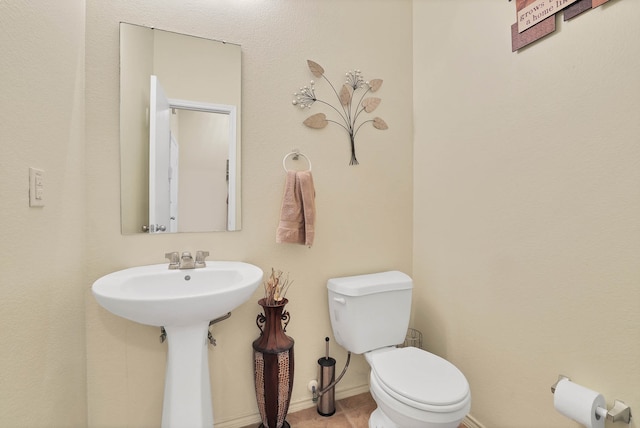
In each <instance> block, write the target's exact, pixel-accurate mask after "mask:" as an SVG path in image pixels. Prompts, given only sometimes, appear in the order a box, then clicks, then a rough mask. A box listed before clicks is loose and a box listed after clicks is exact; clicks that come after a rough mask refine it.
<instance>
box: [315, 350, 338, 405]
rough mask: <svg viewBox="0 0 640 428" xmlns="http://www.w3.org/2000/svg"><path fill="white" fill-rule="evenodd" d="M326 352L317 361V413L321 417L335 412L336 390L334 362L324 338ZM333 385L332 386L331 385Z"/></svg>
mask: <svg viewBox="0 0 640 428" xmlns="http://www.w3.org/2000/svg"><path fill="white" fill-rule="evenodd" d="M324 340H325V341H326V351H325V356H324V357H322V358H320V359H318V365H319V366H320V367H319V369H320V385H319V390H320V391H321V394H320V398H319V400H318V413H319V414H320V415H322V416H331V415H333V414H334V413H335V412H336V400H335V397H336V388H335V383H337V382H334V380H335V375H336V360H335V359H333V358H331V357H330V356H329V338H328V337H325V339H324ZM332 384H333V385H332Z"/></svg>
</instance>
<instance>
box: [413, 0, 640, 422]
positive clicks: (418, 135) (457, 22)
mask: <svg viewBox="0 0 640 428" xmlns="http://www.w3.org/2000/svg"><path fill="white" fill-rule="evenodd" d="M513 3H514V2H511V3H508V2H506V1H477V0H460V1H455V2H452V1H446V0H440V1H415V2H414V15H413V18H414V26H413V28H414V38H413V40H414V52H415V54H414V91H415V92H414V99H415V108H414V117H415V124H416V125H415V137H414V162H415V163H414V165H415V166H414V171H415V174H414V194H415V197H414V206H415V209H414V253H413V260H414V263H413V266H414V270H413V275H414V278H415V280H416V283H417V287H418V288H417V293H416V300H415V321H416V325H417V327H419V328H420V329H422V330H423V331H424V333H425V335H426V344H427V346H428V347H429V348H430V349H432V350H434V351H435V352H437V353H439V354H441V355H444V356H446V357H447V358H448V359H449V360H451V361H452V362H454V363H455V364H456V365H457V366H458V367H459V368H460V369H461V370H462V371H463V372H464V373H465V374H466V376H467V378H468V379H469V382H470V384H471V388H472V394H473V404H472V410H471V414H472V415H473V416H474V418H475V419H476V420H477V421H479V422H480V423H482V424H483V425H484V426H486V427H491V428H529V427H553V428H560V427H577V426H578V425H577V424H575V423H574V422H572V421H570V420H569V419H566V418H564V417H562V416H561V415H560V414H558V413H557V412H555V411H554V409H553V404H552V403H553V396H552V395H551V393H550V390H549V387H550V386H551V384H552V383H554V382H555V380H556V379H557V376H558V374H565V375H568V376H570V377H572V378H573V379H574V380H575V381H576V382H578V383H581V384H583V385H585V386H588V387H590V388H592V389H595V390H598V391H600V392H601V393H602V394H603V395H604V396H605V398H606V399H607V402H608V404H609V405H612V403H613V400H614V399H615V398H617V399H620V400H623V401H626V402H627V403H628V404H629V405H631V407H632V410H633V412H634V413H638V411H640V388H638V385H640V364H639V363H638V362H639V361H640V340H639V338H640V336H639V335H640V311H639V310H638V307H639V304H640V286H639V284H638V279H639V278H640V264H639V263H638V255H639V254H640V227H639V226H640V223H639V222H640V220H639V219H640V144H639V143H640V139H639V136H640V121H639V120H638V112H639V111H640V79H639V78H638V76H640V56H639V55H638V53H639V52H640V27H638V25H637V23H636V20H635V17H637V16H638V14H640V2H636V1H611V2H610V3H609V4H607V5H605V6H602V7H600V8H599V9H596V10H592V11H589V12H588V13H585V14H583V15H581V16H579V17H577V18H575V19H574V20H572V21H570V22H562V21H561V20H560V19H559V20H558V30H557V31H556V34H553V35H551V36H549V37H547V38H546V39H544V40H542V41H540V42H539V43H537V44H535V45H533V46H530V47H528V48H526V49H524V50H522V51H520V52H518V53H512V52H511V43H510V28H509V27H510V25H511V24H512V23H513V22H515V5H514V4H513ZM614 426H620V424H611V423H608V424H607V427H614ZM622 426H626V425H622ZM631 426H632V427H637V426H640V425H638V419H637V418H636V419H634V422H633V423H632V424H631Z"/></svg>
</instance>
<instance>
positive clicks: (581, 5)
mask: <svg viewBox="0 0 640 428" xmlns="http://www.w3.org/2000/svg"><path fill="white" fill-rule="evenodd" d="M509 1H511V0H509ZM608 1H609V0H516V22H515V24H513V25H512V26H511V51H512V52H515V51H517V50H518V49H521V48H523V47H524V46H527V45H528V44H530V43H533V42H535V41H536V40H539V39H541V38H543V37H544V36H546V35H548V34H551V33H553V32H554V31H555V30H556V14H557V13H558V12H561V11H562V12H563V13H564V20H565V21H568V20H569V19H571V18H574V17H576V16H578V15H579V14H581V13H582V12H585V11H587V10H590V9H595V8H596V7H598V6H601V5H602V4H604V3H606V2H608Z"/></svg>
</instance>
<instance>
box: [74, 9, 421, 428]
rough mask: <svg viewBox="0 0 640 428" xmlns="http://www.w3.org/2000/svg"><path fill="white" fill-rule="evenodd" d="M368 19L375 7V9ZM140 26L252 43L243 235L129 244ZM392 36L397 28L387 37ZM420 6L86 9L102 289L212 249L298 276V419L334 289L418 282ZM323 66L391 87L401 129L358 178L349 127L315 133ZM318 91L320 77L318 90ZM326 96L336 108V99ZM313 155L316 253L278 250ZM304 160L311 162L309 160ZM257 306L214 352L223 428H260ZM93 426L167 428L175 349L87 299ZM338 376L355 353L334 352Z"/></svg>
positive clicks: (335, 75)
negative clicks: (124, 128)
mask: <svg viewBox="0 0 640 428" xmlns="http://www.w3.org/2000/svg"><path fill="white" fill-rule="evenodd" d="M365 6H366V7H365ZM119 21H125V22H131V23H136V24H142V25H147V26H153V27H156V28H161V29H166V30H171V31H177V32H185V33H189V34H195V35H198V36H202V37H209V38H216V39H222V38H223V39H225V40H229V41H231V42H236V43H240V44H241V45H242V63H243V70H242V72H243V76H242V93H243V98H242V110H243V111H242V115H243V129H242V145H243V146H242V150H243V151H242V161H243V164H242V169H243V173H242V180H243V181H242V187H243V194H242V205H243V219H242V231H240V232H234V233H204V234H179V235H171V236H147V235H138V236H122V235H121V234H120V220H119V197H120V183H119V144H118V111H119V105H118V22H119ZM382 22H384V25H381V23H382ZM411 37H412V32H411V3H410V2H409V1H401V2H389V1H386V0H381V1H368V2H366V5H365V3H363V2H361V1H357V0H351V1H340V2H339V4H338V3H337V2H320V1H299V0H297V1H289V0H286V1H277V2H272V1H267V2H262V1H255V0H251V1H237V0H233V1H231V0H228V1H217V2H215V4H213V3H211V2H210V1H208V0H207V1H205V0H201V1H195V2H189V6H188V7H185V6H184V5H183V4H179V3H177V2H169V1H154V2H147V1H114V2H108V3H107V2H103V1H95V0H91V1H88V2H87V54H86V58H87V59H86V64H87V75H86V81H87V98H86V107H87V180H88V183H87V185H88V187H89V188H90V189H91V192H89V193H88V194H87V200H88V205H87V206H88V212H87V217H88V225H89V228H90V230H91V232H90V233H89V234H88V237H87V245H86V250H87V255H86V258H87V267H88V272H87V280H86V284H87V287H88V286H89V285H90V284H91V282H92V281H94V280H95V279H97V278H98V277H100V276H101V275H104V274H106V273H108V272H111V271H113V270H117V269H122V268H124V267H128V266H134V265H141V264H149V263H162V262H164V260H163V257H164V253H165V252H167V251H182V250H191V251H195V250H197V249H204V250H209V251H210V252H211V257H210V258H211V259H221V260H243V261H247V262H250V263H254V264H256V265H258V266H260V267H261V268H262V269H263V270H265V271H266V270H269V269H270V268H271V267H272V266H273V267H276V268H279V269H282V270H284V271H288V272H290V275H291V278H292V279H294V281H295V283H294V285H293V286H292V288H291V290H290V291H289V294H288V297H289V299H290V301H291V303H290V304H289V305H288V309H289V311H290V312H291V323H290V324H289V327H288V332H289V334H290V335H291V336H292V337H294V338H295V341H296V345H295V346H296V348H295V352H296V374H295V385H294V391H293V395H294V397H293V402H294V406H293V407H294V408H300V407H310V406H312V402H311V394H310V393H309V392H308V391H307V389H306V387H307V383H308V381H309V380H311V379H314V378H315V377H316V371H317V359H318V358H319V357H320V356H321V355H323V352H324V337H325V336H327V335H331V328H330V326H329V320H328V311H327V304H326V281H327V279H328V278H330V277H332V276H341V275H347V274H357V273H363V272H371V271H376V270H384V269H392V268H393V269H401V270H404V271H407V272H410V271H411V210H412V208H411V207H412V192H411V181H412V169H411V150H412V145H411V142H412V118H411V105H412V92H411V88H412V78H411V62H412V58H411V57H412V50H411ZM307 59H313V60H315V61H317V62H318V63H320V64H321V65H322V66H323V67H324V68H325V69H326V72H327V76H328V77H329V78H330V79H331V80H332V82H333V83H334V84H340V83H341V82H342V79H343V78H344V73H345V72H346V71H348V70H350V69H353V68H360V69H361V70H362V71H363V73H364V74H365V77H366V78H368V79H371V78H382V79H384V81H385V83H384V85H383V87H382V88H381V90H380V92H378V94H379V95H380V97H381V98H382V99H383V101H382V104H381V105H380V107H379V108H378V111H377V112H376V113H377V114H378V115H380V116H381V117H383V118H384V119H385V120H386V121H387V123H388V124H389V126H390V129H389V130H387V131H377V130H375V129H374V128H372V127H368V126H367V127H363V128H362V129H361V131H360V133H359V134H358V138H357V144H358V158H359V160H360V163H361V164H360V165H359V166H357V167H350V166H349V165H348V162H349V156H350V153H349V142H348V138H347V136H346V134H345V133H344V132H343V131H342V132H341V128H338V127H336V126H330V127H328V128H326V129H324V130H311V129H308V128H306V127H304V126H303V125H302V121H303V120H304V119H305V118H306V117H307V116H308V115H309V114H311V113H315V112H319V111H322V110H321V108H320V107H319V106H317V107H314V108H312V109H311V111H310V112H309V113H307V112H301V111H299V110H298V109H297V108H295V107H293V106H292V104H291V101H292V98H293V96H292V93H293V92H295V91H297V90H298V88H299V87H300V86H303V85H305V84H308V82H309V80H311V79H313V76H312V75H311V73H310V72H309V70H308V68H307V64H306V60H307ZM316 80H317V79H316ZM316 89H317V93H318V94H320V95H323V96H324V97H325V98H327V99H329V100H331V98H330V96H331V92H330V89H329V88H328V86H327V85H325V84H323V83H322V82H318V83H317V85H316ZM294 147H297V148H299V149H301V150H302V151H303V152H304V153H305V154H306V155H307V156H308V157H309V158H310V159H311V161H312V162H313V173H314V179H315V184H316V191H317V199H316V201H317V215H318V223H317V228H316V241H315V244H314V245H313V247H312V248H310V249H309V248H306V247H303V246H293V245H279V244H276V243H275V228H276V226H277V222H278V212H279V209H280V204H281V197H282V188H283V184H284V175H285V173H284V171H283V169H282V159H283V157H284V156H285V155H286V154H287V153H288V152H289V151H291V149H292V148H294ZM301 162H302V161H301ZM260 297H261V293H260V292H259V291H258V292H256V294H255V296H254V297H253V298H252V299H251V301H250V302H249V303H247V304H246V305H244V306H242V307H240V308H238V309H237V310H235V311H234V312H233V316H232V317H231V318H230V319H229V320H227V321H224V322H223V323H221V324H219V325H216V326H215V327H214V329H213V330H214V335H215V337H216V339H217V341H218V346H217V347H216V348H212V349H211V350H210V367H211V379H212V383H213V388H212V389H213V390H212V393H213V401H214V411H215V417H216V419H217V421H218V422H219V423H220V426H221V427H224V426H227V427H231V426H242V425H243V424H246V423H249V422H253V421H257V418H256V415H257V406H256V404H255V394H254V390H253V366H252V359H251V358H252V351H251V342H252V341H253V340H254V339H255V338H256V337H257V336H258V333H259V331H258V328H257V327H256V325H255V319H256V315H257V314H258V313H259V311H260V307H259V306H258V305H257V303H256V301H257V300H258V299H259V298H260ZM86 306H87V349H88V351H87V365H88V368H87V377H88V409H89V410H88V413H89V425H90V426H92V427H106V426H109V427H119V426H135V427H153V426H158V424H159V421H160V409H161V406H162V392H163V378H164V368H165V353H166V345H160V344H159V342H158V335H159V330H158V329H156V328H152V327H146V326H142V325H138V324H135V323H132V322H129V321H124V320H121V319H118V318H117V317H115V316H113V315H110V314H109V313H107V312H106V311H104V310H102V309H101V308H99V307H98V306H97V305H96V304H95V303H94V301H93V298H92V297H91V295H90V294H89V292H88V289H87V292H86ZM333 353H334V354H335V357H336V358H337V359H338V361H339V365H340V366H342V364H343V363H344V361H345V358H346V356H345V353H344V351H342V350H341V349H339V348H338V346H337V345H336V346H335V347H334V349H333ZM367 374H368V369H367V366H366V363H365V362H364V359H363V358H361V357H358V358H355V359H354V360H353V361H352V364H351V368H350V370H349V373H348V374H347V375H346V376H345V378H344V380H343V381H342V382H341V385H340V388H339V395H340V394H343V395H344V394H351V393H354V392H357V391H362V390H364V389H363V388H366V382H367Z"/></svg>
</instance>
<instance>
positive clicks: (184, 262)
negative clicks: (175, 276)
mask: <svg viewBox="0 0 640 428" xmlns="http://www.w3.org/2000/svg"><path fill="white" fill-rule="evenodd" d="M164 256H165V258H167V259H169V269H197V268H203V267H206V266H207V263H206V262H205V259H206V258H207V257H208V256H209V252H208V251H196V259H195V260H194V259H193V257H192V256H191V253H190V252H189V251H184V252H183V253H182V255H180V254H179V253H178V252H177V251H174V252H171V253H166V254H165V255H164Z"/></svg>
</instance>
